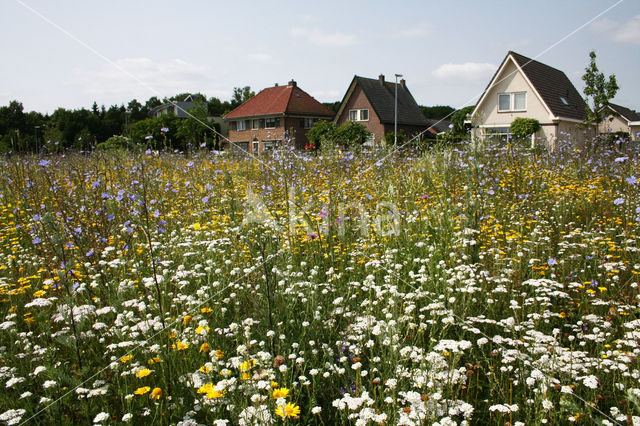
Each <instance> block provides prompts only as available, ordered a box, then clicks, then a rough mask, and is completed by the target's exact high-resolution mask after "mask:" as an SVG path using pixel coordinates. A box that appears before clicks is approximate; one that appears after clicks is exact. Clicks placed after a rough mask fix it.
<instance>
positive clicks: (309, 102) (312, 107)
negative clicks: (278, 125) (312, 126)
mask: <svg viewBox="0 0 640 426" xmlns="http://www.w3.org/2000/svg"><path fill="white" fill-rule="evenodd" d="M284 114H295V115H308V116H314V117H317V116H321V117H327V118H328V119H331V118H332V117H333V111H331V110H330V109H329V108H327V107H326V106H324V105H322V104H321V103H320V102H318V101H317V100H315V99H314V98H313V97H312V96H311V95H309V94H308V93H307V92H305V91H304V90H302V89H300V88H299V87H298V86H297V84H296V83H295V81H290V82H289V84H288V85H286V86H274V87H268V88H266V89H264V90H262V91H261V92H260V93H258V94H257V95H255V96H254V97H252V98H251V99H249V100H248V101H246V102H245V103H243V104H242V105H240V106H238V107H237V108H235V109H234V110H233V111H231V112H230V113H229V114H227V115H226V116H225V117H224V118H227V119H229V118H241V117H254V116H262V115H284Z"/></svg>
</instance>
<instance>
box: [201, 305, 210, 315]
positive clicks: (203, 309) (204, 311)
mask: <svg viewBox="0 0 640 426" xmlns="http://www.w3.org/2000/svg"><path fill="white" fill-rule="evenodd" d="M200 312H201V313H203V314H208V313H209V312H213V309H211V308H209V307H207V306H205V307H204V308H202V309H200Z"/></svg>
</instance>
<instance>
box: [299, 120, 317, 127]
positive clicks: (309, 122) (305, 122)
mask: <svg viewBox="0 0 640 426" xmlns="http://www.w3.org/2000/svg"><path fill="white" fill-rule="evenodd" d="M300 122H301V123H300V124H301V125H302V128H303V129H310V128H312V127H313V124H314V123H315V122H316V119H315V118H303V119H301V120H300Z"/></svg>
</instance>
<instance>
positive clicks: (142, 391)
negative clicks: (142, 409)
mask: <svg viewBox="0 0 640 426" xmlns="http://www.w3.org/2000/svg"><path fill="white" fill-rule="evenodd" d="M150 390H151V388H150V387H149V386H143V387H141V388H138V389H136V390H135V391H133V393H135V394H136V395H144V394H145V393H147V392H149V391H150Z"/></svg>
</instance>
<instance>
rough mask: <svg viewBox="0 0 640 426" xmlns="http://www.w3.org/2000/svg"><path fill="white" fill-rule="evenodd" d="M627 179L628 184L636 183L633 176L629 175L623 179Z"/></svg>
mask: <svg viewBox="0 0 640 426" xmlns="http://www.w3.org/2000/svg"><path fill="white" fill-rule="evenodd" d="M625 180H626V181H627V183H628V184H629V185H635V184H636V183H638V178H637V177H635V176H629V177H628V178H626V179H625Z"/></svg>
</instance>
